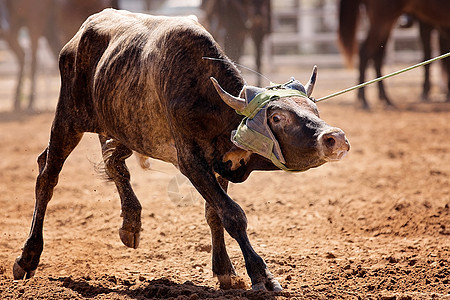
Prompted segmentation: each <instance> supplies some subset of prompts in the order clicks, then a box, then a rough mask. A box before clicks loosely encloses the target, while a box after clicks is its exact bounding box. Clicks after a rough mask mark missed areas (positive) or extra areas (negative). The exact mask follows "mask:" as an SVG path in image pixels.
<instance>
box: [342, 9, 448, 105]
mask: <svg viewBox="0 0 450 300" xmlns="http://www.w3.org/2000/svg"><path fill="white" fill-rule="evenodd" d="M360 5H364V6H365V8H366V14H367V16H368V18H369V21H370V27H369V32H368V33H367V37H366V39H365V40H364V41H363V43H362V45H361V47H360V49H359V74H360V75H359V82H360V83H362V82H364V81H365V70H366V68H367V65H368V63H369V61H370V60H372V61H373V63H374V67H375V71H376V75H377V76H378V77H379V76H381V66H382V62H383V58H384V55H385V46H386V43H387V40H388V38H389V35H390V32H391V30H392V28H393V26H394V24H395V23H396V21H397V19H398V17H399V16H400V15H401V14H403V13H407V14H409V15H411V16H414V17H415V18H416V19H418V20H420V21H421V22H424V23H426V24H429V26H432V27H434V28H438V29H440V33H441V35H444V36H445V35H446V34H447V33H448V30H447V29H445V28H450V18H449V14H450V1H448V0H427V1H423V0H341V1H340V7H339V41H340V44H341V48H342V50H343V52H344V55H345V57H346V58H347V60H348V62H349V63H350V62H351V60H352V57H353V54H354V53H355V52H356V49H357V44H356V39H355V37H356V31H357V24H358V19H359V13H360ZM448 50H450V49H448ZM448 50H447V51H448ZM445 52H446V51H445ZM378 91H379V97H380V99H382V100H384V101H385V103H386V105H389V106H392V105H393V104H392V101H391V100H390V98H389V97H388V96H387V94H386V91H385V89H384V85H383V82H382V81H380V82H379V83H378ZM358 99H359V101H361V104H362V107H363V108H365V109H368V108H369V105H368V103H367V100H366V96H365V92H364V89H363V88H361V89H359V90H358Z"/></svg>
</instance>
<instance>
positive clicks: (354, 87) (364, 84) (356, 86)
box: [314, 52, 450, 102]
mask: <svg viewBox="0 0 450 300" xmlns="http://www.w3.org/2000/svg"><path fill="white" fill-rule="evenodd" d="M449 56H450V52H448V53H445V54H442V55H440V56H437V57H435V58H432V59H429V60H426V61H424V62H421V63H418V64H416V65H414V66H411V67H408V68H405V69H402V70H399V71H396V72H393V73H391V74H388V75H384V76H381V77H378V78H375V79H372V80H370V81H367V82H364V83H361V84H358V85H355V86H353V87H350V88H348V89H345V90H342V91H340V92H336V93H333V94H331V95H328V96H325V97H322V98H320V99H316V100H314V102H320V101H323V100H327V99H329V98H332V97H336V96H339V95H342V94H344V93H347V92H350V91H353V90H356V89H359V88H362V87H365V86H366V85H369V84H372V83H375V82H378V81H381V80H383V79H386V78H389V77H392V76H395V75H398V74H401V73H404V72H407V71H410V70H412V69H415V68H418V67H421V66H424V65H427V64H429V63H432V62H433V61H436V60H440V59H443V58H446V57H449Z"/></svg>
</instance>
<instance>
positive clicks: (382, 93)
mask: <svg viewBox="0 0 450 300" xmlns="http://www.w3.org/2000/svg"><path fill="white" fill-rule="evenodd" d="M385 45H386V43H384V44H383V46H382V47H381V48H380V49H379V50H378V51H377V54H376V55H375V57H374V67H375V73H376V75H377V77H381V76H383V74H382V73H381V67H382V65H383V58H384V54H385V51H384V49H385ZM378 95H379V98H380V99H381V100H384V102H385V104H386V105H387V106H389V107H393V106H394V104H393V103H392V101H391V100H390V99H389V97H388V95H387V93H386V90H385V88H384V83H383V81H378Z"/></svg>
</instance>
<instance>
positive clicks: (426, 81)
mask: <svg viewBox="0 0 450 300" xmlns="http://www.w3.org/2000/svg"><path fill="white" fill-rule="evenodd" d="M419 29H420V41H421V43H422V48H423V60H424V61H425V60H428V59H430V58H431V43H430V41H431V31H432V27H431V26H429V25H427V24H425V23H423V22H422V21H419ZM424 69H425V72H424V78H423V89H422V101H429V99H428V96H429V94H430V89H431V84H430V65H429V64H427V65H425V66H424Z"/></svg>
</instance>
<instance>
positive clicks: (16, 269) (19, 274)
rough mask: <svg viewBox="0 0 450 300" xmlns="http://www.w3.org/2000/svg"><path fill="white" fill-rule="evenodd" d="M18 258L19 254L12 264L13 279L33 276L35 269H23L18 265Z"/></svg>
mask: <svg viewBox="0 0 450 300" xmlns="http://www.w3.org/2000/svg"><path fill="white" fill-rule="evenodd" d="M19 259H20V256H19V257H18V258H16V261H15V262H14V266H13V276H14V280H22V279H29V278H31V277H33V276H34V274H35V273H36V270H32V271H25V270H24V268H22V267H21V266H20V265H19Z"/></svg>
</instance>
